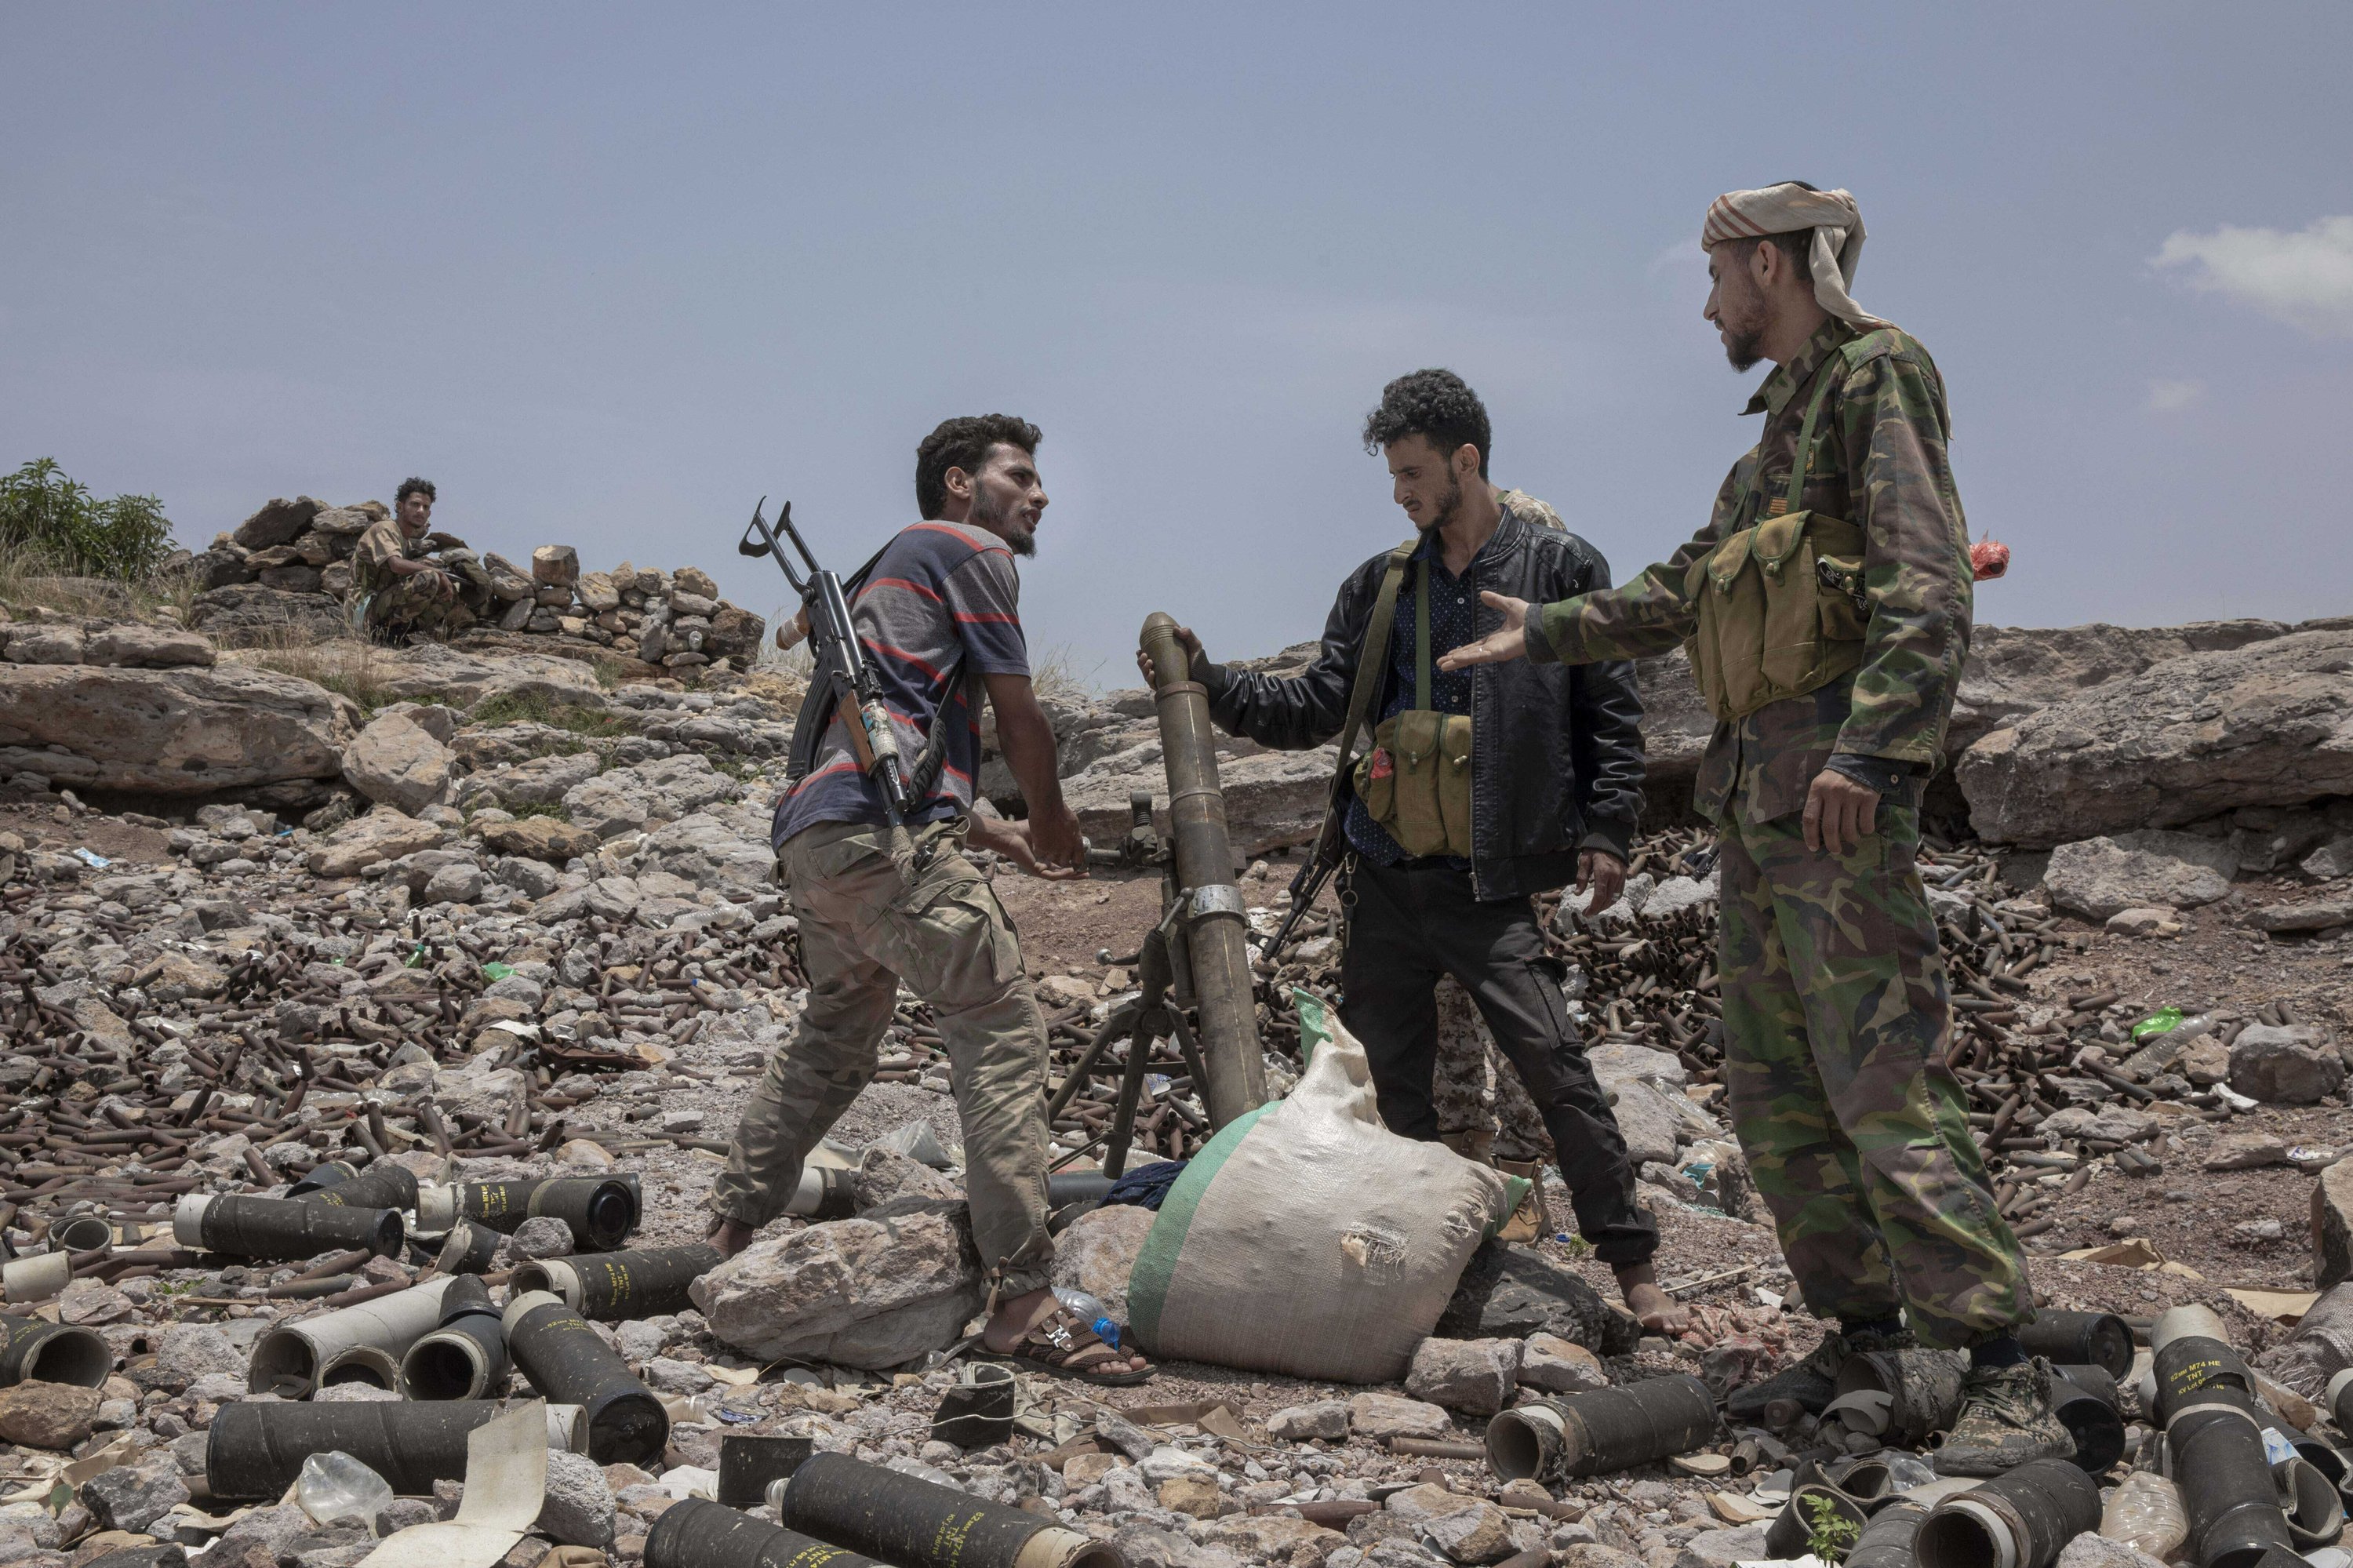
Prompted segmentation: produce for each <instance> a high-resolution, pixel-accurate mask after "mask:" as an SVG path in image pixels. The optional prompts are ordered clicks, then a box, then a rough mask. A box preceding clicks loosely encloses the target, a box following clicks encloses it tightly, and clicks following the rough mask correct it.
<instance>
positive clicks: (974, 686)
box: [907, 655, 987, 803]
mask: <svg viewBox="0 0 2353 1568" xmlns="http://www.w3.org/2000/svg"><path fill="white" fill-rule="evenodd" d="M970 663H971V661H969V660H968V659H965V658H964V657H963V656H961V655H959V656H958V657H957V659H956V662H955V663H953V664H951V665H949V666H948V678H947V679H946V680H945V681H944V682H943V683H941V685H940V705H939V707H938V709H937V710H936V711H935V712H934V713H933V715H932V725H931V727H930V728H929V729H927V730H925V731H924V732H923V755H921V756H919V757H917V758H915V765H914V768H913V771H911V772H910V773H909V774H908V775H907V792H908V793H909V794H910V795H912V796H913V797H914V799H915V800H916V801H917V802H918V803H920V802H922V801H923V800H929V799H930V798H931V793H932V789H933V788H934V786H935V785H937V784H938V783H939V781H940V769H941V768H944V767H945V766H946V764H947V759H948V703H949V700H950V699H951V698H953V697H954V696H955V694H956V693H957V692H959V691H961V692H962V693H963V694H964V719H965V723H966V724H978V723H979V722H980V700H981V697H982V695H983V694H985V693H986V692H987V687H986V686H985V685H983V684H982V683H981V678H980V672H978V671H977V670H974V669H972V668H970ZM978 784H979V780H977V779H976V780H974V786H975V788H977V787H978Z"/></svg>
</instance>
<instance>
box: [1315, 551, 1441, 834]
mask: <svg viewBox="0 0 2353 1568" xmlns="http://www.w3.org/2000/svg"><path fill="white" fill-rule="evenodd" d="M1402 553H1403V552H1402V547H1401V548H1400V555H1402ZM1392 559H1393V565H1392V568H1391V570H1390V572H1389V574H1388V577H1387V578H1385V579H1384V580H1383V582H1382V584H1381V593H1382V600H1381V602H1380V603H1378V604H1377V606H1376V607H1375V614H1374V617H1373V625H1372V626H1371V627H1370V628H1368V629H1367V635H1366V638H1365V651H1364V652H1363V653H1362V654H1361V655H1359V659H1358V663H1357V668H1356V688H1357V692H1356V695H1357V696H1358V698H1359V699H1360V700H1361V705H1359V704H1358V703H1352V704H1351V707H1352V708H1356V710H1357V711H1356V722H1361V718H1362V715H1363V713H1364V712H1366V711H1369V709H1370V707H1371V700H1370V698H1369V697H1367V696H1366V695H1365V694H1366V690H1367V682H1369V683H1370V688H1371V689H1372V690H1377V689H1378V688H1379V686H1380V683H1381V680H1382V677H1383V676H1384V675H1385V674H1386V673H1387V671H1388V660H1389V649H1388V644H1389V634H1390V632H1391V630H1392V629H1393V627H1394V625H1395V623H1396V617H1397V589H1398V583H1399V581H1400V580H1401V579H1402V578H1403V577H1404V575H1405V574H1404V571H1403V570H1402V564H1403V563H1402V560H1401V559H1399V558H1398V557H1393V558H1392ZM1413 597H1414V616H1413V621H1414V625H1413V640H1414V685H1413V706H1411V707H1409V708H1408V709H1406V710H1405V711H1404V712H1403V713H1400V714H1397V715H1393V716H1391V717H1389V718H1385V719H1383V720H1382V721H1381V722H1380V723H1379V724H1378V725H1377V726H1374V728H1373V748H1372V749H1371V750H1370V751H1368V752H1366V753H1365V755H1364V756H1362V757H1360V758H1357V759H1356V767H1355V768H1354V770H1353V771H1352V772H1351V773H1350V775H1349V779H1348V781H1349V783H1350V784H1351V785H1352V786H1354V787H1355V789H1356V799H1358V800H1362V801H1363V802H1364V803H1365V810H1366V811H1367V812H1368V813H1370V814H1371V816H1372V819H1373V821H1376V822H1378V823H1379V824H1380V825H1381V829H1382V831H1383V832H1387V833H1388V835H1389V837H1391V838H1392V839H1395V840H1396V841H1397V845H1398V848H1399V849H1401V850H1403V851H1405V853H1407V854H1408V855H1409V856H1411V857H1413V858H1414V859H1417V860H1419V859H1420V858H1421V857H1423V856H1424V855H1434V854H1443V855H1455V856H1458V857H1460V858H1461V859H1464V860H1468V859H1469V858H1470V857H1471V718H1470V715H1467V714H1444V713H1440V712H1439V711H1438V710H1437V709H1435V708H1433V707H1430V706H1428V704H1429V703H1430V700H1431V699H1430V691H1431V683H1432V676H1431V674H1430V564H1429V562H1428V561H1427V560H1426V559H1425V560H1424V561H1423V562H1422V564H1421V566H1420V567H1419V576H1418V577H1416V579H1415V583H1414V596H1413ZM1373 632H1378V633H1379V635H1378V636H1377V637H1376V636H1374V635H1371V633H1373ZM1354 729H1355V722H1352V723H1351V726H1350V732H1351V735H1352V736H1353V734H1354ZM1344 755H1345V748H1344Z"/></svg>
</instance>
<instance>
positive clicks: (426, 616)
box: [367, 567, 490, 640]
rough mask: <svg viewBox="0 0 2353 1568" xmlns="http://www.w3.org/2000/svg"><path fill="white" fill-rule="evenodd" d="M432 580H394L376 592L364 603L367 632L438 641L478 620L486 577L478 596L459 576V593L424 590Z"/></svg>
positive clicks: (486, 589) (484, 604) (486, 591)
mask: <svg viewBox="0 0 2353 1568" xmlns="http://www.w3.org/2000/svg"><path fill="white" fill-rule="evenodd" d="M475 569H476V570H477V571H479V570H480V567H477V568H475ZM431 580H432V579H430V578H427V577H397V578H395V579H394V580H393V581H392V582H391V583H390V584H389V585H387V586H386V587H385V588H379V589H377V590H376V592H375V594H374V595H373V596H372V597H371V598H370V599H368V601H367V630H370V631H371V632H379V633H382V634H384V635H385V636H391V635H394V634H396V633H399V632H408V633H412V634H414V635H417V636H420V637H428V638H433V639H437V640H438V639H440V638H444V637H448V636H451V635H454V634H455V633H457V632H460V631H463V630H466V628H468V627H470V626H471V625H473V624H474V622H475V621H477V620H480V618H481V616H480V612H481V611H482V610H483V609H486V608H487V606H488V601H489V588H490V582H489V579H488V578H487V577H485V578H484V579H483V581H482V584H481V591H480V592H479V593H477V592H476V591H475V585H474V584H473V583H472V582H471V581H470V580H469V579H468V578H467V577H465V576H464V575H463V574H460V575H459V589H458V591H457V592H456V593H454V594H445V593H436V592H433V591H431V590H429V589H427V588H426V587H425V584H426V583H427V582H428V581H431Z"/></svg>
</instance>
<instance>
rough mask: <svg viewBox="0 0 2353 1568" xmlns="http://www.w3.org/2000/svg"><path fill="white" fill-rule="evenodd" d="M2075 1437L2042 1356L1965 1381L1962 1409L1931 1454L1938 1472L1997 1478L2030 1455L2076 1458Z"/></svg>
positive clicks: (1983, 1370)
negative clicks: (2062, 1417)
mask: <svg viewBox="0 0 2353 1568" xmlns="http://www.w3.org/2000/svg"><path fill="white" fill-rule="evenodd" d="M2073 1457H2075V1438H2074V1436H2073V1434H2072V1433H2070V1432H2069V1431H2068V1430H2067V1427H2066V1425H2065V1424H2064V1423H2063V1422H2062V1421H2061V1420H2060V1419H2059V1414H2058V1410H2057V1407H2056V1405H2055V1404H2054V1403H2053V1401H2052V1395H2051V1363H2050V1362H2049V1361H2044V1360H2043V1359H2042V1357H2041V1356H2037V1357H2035V1358H2034V1359H2033V1360H2032V1361H2025V1362H2021V1364H2019V1365H2017V1366H2010V1367H1976V1368H1973V1369H1971V1371H1970V1372H1969V1375H1968V1381H1967V1382H1966V1383H1962V1384H1961V1413H1960V1414H1959V1416H1958V1417H1957V1418H1956V1419H1955V1420H1954V1422H1953V1429H1952V1431H1951V1432H1950V1433H1949V1434H1948V1435H1947V1436H1946V1438H1945V1441H1944V1443H1943V1445H1942V1446H1939V1447H1938V1448H1937V1449H1936V1452H1935V1453H1934V1454H1933V1455H1931V1456H1930V1458H1931V1459H1932V1460H1933V1461H1934V1463H1935V1465H1936V1473H1937V1474H1938V1475H1940V1476H1999V1475H2000V1474H2002V1473H2003V1472H2004V1471H2007V1470H2014V1469H2016V1468H2017V1467H2019V1466H2021V1465H2023V1464H2025V1463H2026V1462H2027V1461H2028V1460H2030V1459H2072V1458H2073Z"/></svg>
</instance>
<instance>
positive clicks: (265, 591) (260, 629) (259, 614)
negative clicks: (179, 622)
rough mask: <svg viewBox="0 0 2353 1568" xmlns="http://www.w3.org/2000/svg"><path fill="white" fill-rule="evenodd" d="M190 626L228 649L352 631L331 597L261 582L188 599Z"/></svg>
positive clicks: (321, 638) (320, 638)
mask: <svg viewBox="0 0 2353 1568" xmlns="http://www.w3.org/2000/svg"><path fill="white" fill-rule="evenodd" d="M188 625H189V627H190V629H191V630H196V631H201V632H203V633H204V634H205V635H206V636H207V637H209V638H211V639H212V640H213V641H215V642H217V643H219V644H220V645H221V646H222V647H224V648H250V647H254V646H257V645H264V646H276V645H280V644H285V643H297V644H300V643H309V642H325V641H332V640H333V639H335V638H338V637H342V636H343V635H345V634H346V632H347V631H348V630H349V626H348V624H347V623H346V622H345V620H344V619H343V606H342V605H341V604H339V603H337V602H336V600H335V597H334V596H333V595H332V594H325V593H288V592H285V591H284V590H282V589H280V588H269V587H266V586H264V585H263V584H261V583H258V582H235V583H228V584H226V585H224V586H222V587H219V588H210V589H207V590H206V591H205V592H203V593H200V594H198V595H196V597H195V599H192V600H190V601H189V605H188Z"/></svg>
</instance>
